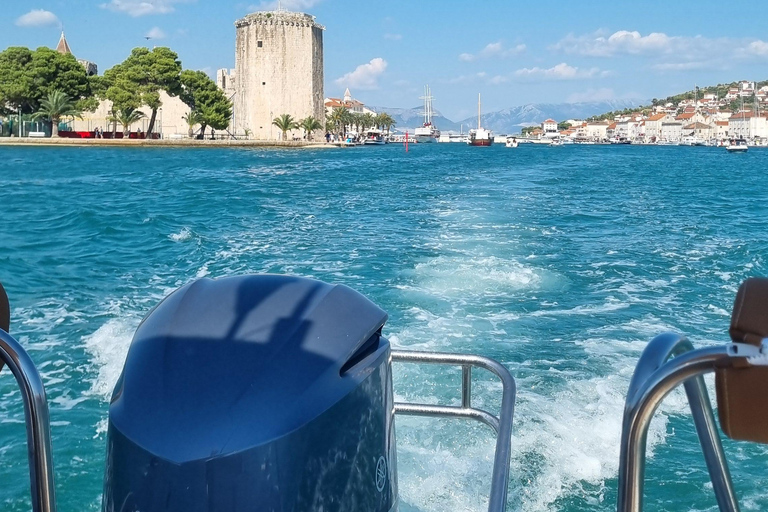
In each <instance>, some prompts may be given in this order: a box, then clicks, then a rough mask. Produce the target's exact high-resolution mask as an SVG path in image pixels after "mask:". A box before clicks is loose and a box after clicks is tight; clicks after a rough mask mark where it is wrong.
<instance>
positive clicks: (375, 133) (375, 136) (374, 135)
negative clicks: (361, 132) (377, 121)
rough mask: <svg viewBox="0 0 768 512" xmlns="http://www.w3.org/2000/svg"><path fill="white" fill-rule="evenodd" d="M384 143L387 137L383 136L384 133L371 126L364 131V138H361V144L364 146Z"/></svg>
mask: <svg viewBox="0 0 768 512" xmlns="http://www.w3.org/2000/svg"><path fill="white" fill-rule="evenodd" d="M386 143H387V139H386V138H385V137H384V134H383V133H381V130H379V129H377V128H371V129H370V130H368V131H367V132H365V139H363V144H365V145H366V146H383V145H384V144H386Z"/></svg>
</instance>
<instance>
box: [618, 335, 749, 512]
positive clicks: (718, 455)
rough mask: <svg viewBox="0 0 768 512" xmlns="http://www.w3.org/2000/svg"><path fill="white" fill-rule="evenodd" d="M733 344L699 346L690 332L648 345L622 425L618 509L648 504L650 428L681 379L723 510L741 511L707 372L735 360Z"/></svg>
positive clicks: (636, 509) (635, 511) (630, 510)
mask: <svg viewBox="0 0 768 512" xmlns="http://www.w3.org/2000/svg"><path fill="white" fill-rule="evenodd" d="M732 351H733V349H732V347H731V345H719V346H714V347H708V348H702V349H698V350H693V346H692V345H691V342H690V341H688V340H687V339H686V338H685V337H683V336H680V335H677V334H672V333H667V334H661V335H659V336H656V337H655V338H654V339H653V340H651V342H650V343H649V344H648V345H647V346H646V347H645V350H644V351H643V353H642V355H641V356H640V359H639V360H638V362H637V366H636V367H635V373H634V374H633V376H632V380H631V381H630V384H629V390H628V391H627V401H626V404H625V406H624V418H623V423H622V429H621V452H620V459H619V482H618V500H617V510H618V512H640V511H642V509H643V487H644V481H645V452H646V441H647V438H648V427H649V426H650V424H651V419H652V418H653V415H654V413H655V412H656V409H657V408H658V406H659V405H660V404H661V401H662V400H663V399H664V397H666V396H667V395H668V394H669V393H670V392H671V391H672V390H673V389H675V388H676V387H677V386H679V385H680V384H683V385H684V387H685V393H686V396H687V398H688V404H689V405H690V407H691V415H692V416H693V422H694V425H695V426H696V433H697V435H698V437H699V443H700V444H701V448H702V451H703V452H704V459H705V461H706V463H707V469H708V470H709V477H710V480H711V481H712V487H713V490H714V492H715V498H716V499H717V504H718V506H719V508H720V511H721V512H738V511H739V504H738V501H737V499H736V495H735V493H734V490H733V483H732V481H731V475H730V472H729V470H728V461H727V460H726V458H725V454H724V453H723V447H722V444H721V442H720V435H719V433H718V430H717V425H716V423H715V417H714V414H713V413H712V404H711V402H710V400H709V394H708V393H707V388H706V386H705V384H704V378H703V375H704V374H706V373H711V372H714V371H715V367H716V366H722V365H727V364H729V360H730V359H731V358H732V357H733V354H732Z"/></svg>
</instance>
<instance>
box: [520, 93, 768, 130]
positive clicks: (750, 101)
mask: <svg viewBox="0 0 768 512" xmlns="http://www.w3.org/2000/svg"><path fill="white" fill-rule="evenodd" d="M523 135H526V136H528V137H532V138H566V139H571V140H574V141H577V142H578V141H584V142H626V143H630V142H631V143H640V144H642V143H645V144H665V143H669V144H678V143H685V142H691V143H717V142H721V141H726V140H729V139H746V140H748V141H750V142H752V143H755V144H768V81H766V82H750V81H741V82H736V83H733V84H728V85H725V86H724V85H720V86H713V87H707V88H697V89H696V90H694V91H689V92H687V93H684V94H680V95H677V96H671V97H669V98H666V99H665V100H657V99H654V100H653V101H652V103H651V105H650V106H646V107H638V108H636V109H625V110H622V111H614V112H610V113H606V114H602V115H599V116H595V117H592V118H588V119H585V120H579V119H568V120H565V121H561V122H557V121H555V120H553V119H547V120H545V121H543V122H541V124H540V125H539V126H533V127H529V128H525V129H523Z"/></svg>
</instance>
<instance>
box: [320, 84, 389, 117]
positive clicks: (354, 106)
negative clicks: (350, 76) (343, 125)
mask: <svg viewBox="0 0 768 512" xmlns="http://www.w3.org/2000/svg"><path fill="white" fill-rule="evenodd" d="M324 105H325V113H326V114H327V115H330V114H331V113H332V112H333V111H334V110H335V109H337V108H346V109H347V110H349V111H350V112H352V113H355V114H372V115H376V112H375V111H374V110H371V109H370V108H368V107H366V106H365V104H364V103H363V102H362V101H360V100H356V99H355V98H353V97H352V93H351V92H349V88H347V89H346V90H345V91H344V97H343V98H325V102H324Z"/></svg>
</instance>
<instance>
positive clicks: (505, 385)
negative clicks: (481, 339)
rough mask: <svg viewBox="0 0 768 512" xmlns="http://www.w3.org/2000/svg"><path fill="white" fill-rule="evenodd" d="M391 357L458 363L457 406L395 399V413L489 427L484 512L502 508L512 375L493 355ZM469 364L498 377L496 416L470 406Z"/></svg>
mask: <svg viewBox="0 0 768 512" xmlns="http://www.w3.org/2000/svg"><path fill="white" fill-rule="evenodd" d="M392 361H393V362H396V363H423V364H439V365H445V366H459V367H461V406H455V405H434V404H421V403H405V402H395V413H396V414H404V415H411V416H429V417H438V418H463V419H472V420H476V421H479V422H481V423H485V424H486V425H488V426H490V427H491V428H493V429H494V431H495V432H496V452H495V455H494V460H493V476H492V478H491V492H490V499H489V502H488V512H503V511H504V510H506V507H507V489H508V483H509V461H510V454H511V445H512V420H513V417H514V413H515V393H516V388H515V379H514V378H513V377H512V375H511V374H510V373H509V370H507V369H506V368H505V367H504V366H503V365H502V364H500V363H498V362H496V361H494V360H493V359H489V358H487V357H480V356H474V355H465V354H446V353H437V352H411V351H404V350H393V351H392ZM473 368H482V369H485V370H487V371H489V372H491V373H493V374H495V375H496V376H497V377H498V378H499V379H500V380H501V384H502V397H501V408H500V410H499V416H498V417H497V416H494V415H493V414H491V413H489V412H487V411H484V410H482V409H478V408H476V407H472V369H473Z"/></svg>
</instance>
